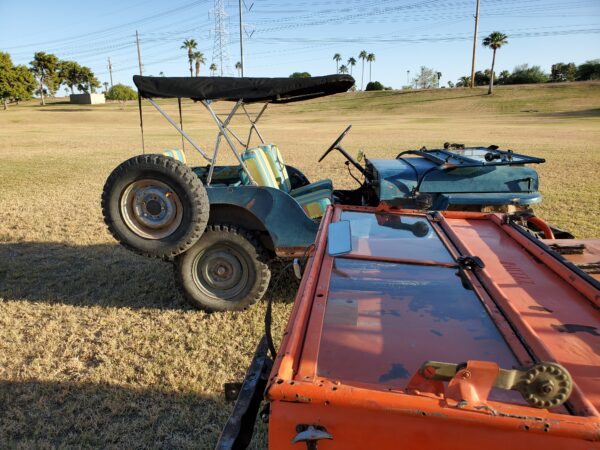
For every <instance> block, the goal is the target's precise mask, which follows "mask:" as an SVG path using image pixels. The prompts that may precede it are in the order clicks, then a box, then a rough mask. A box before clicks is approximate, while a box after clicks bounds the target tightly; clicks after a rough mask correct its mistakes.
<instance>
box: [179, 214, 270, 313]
mask: <svg viewBox="0 0 600 450" xmlns="http://www.w3.org/2000/svg"><path fill="white" fill-rule="evenodd" d="M268 259H269V258H268V254H267V252H266V251H265V250H264V248H263V247H262V245H261V244H260V242H259V241H258V239H256V236H255V235H253V234H252V233H250V232H248V231H246V230H244V229H242V228H239V227H236V226H233V225H222V224H214V225H209V226H208V227H207V229H206V231H205V232H204V234H203V235H202V237H201V238H200V240H199V241H198V242H196V244H194V246H193V247H192V248H190V249H189V250H188V251H186V252H185V253H183V254H181V255H179V256H178V257H177V258H175V277H176V279H177V281H178V285H179V287H180V289H181V291H182V293H183V294H184V296H185V298H186V299H187V300H188V301H189V302H190V303H191V304H192V305H193V306H195V307H196V308H200V309H203V310H205V311H209V312H213V311H240V310H243V309H246V308H247V307H249V306H251V305H253V304H254V303H256V302H257V301H258V300H260V299H261V298H262V297H263V296H264V294H265V292H266V291H267V287H268V286H269V280H270V278H271V272H270V270H269V266H268V264H267V262H268Z"/></svg>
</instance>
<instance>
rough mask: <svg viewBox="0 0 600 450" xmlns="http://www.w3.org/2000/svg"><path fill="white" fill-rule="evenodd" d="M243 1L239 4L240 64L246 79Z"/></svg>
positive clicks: (240, 0)
mask: <svg viewBox="0 0 600 450" xmlns="http://www.w3.org/2000/svg"><path fill="white" fill-rule="evenodd" d="M242 1H243V0H239V1H238V4H239V11H240V64H241V65H242V68H241V74H242V78H244V36H243V30H244V23H243V21H242Z"/></svg>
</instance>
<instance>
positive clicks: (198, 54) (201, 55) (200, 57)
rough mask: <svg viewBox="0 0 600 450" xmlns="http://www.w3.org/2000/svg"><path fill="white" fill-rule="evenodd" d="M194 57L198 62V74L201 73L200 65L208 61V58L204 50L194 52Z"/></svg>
mask: <svg viewBox="0 0 600 450" xmlns="http://www.w3.org/2000/svg"><path fill="white" fill-rule="evenodd" d="M192 57H193V58H194V61H195V62H196V76H199V75H200V66H201V65H202V64H204V63H206V58H204V53H202V52H194V53H192Z"/></svg>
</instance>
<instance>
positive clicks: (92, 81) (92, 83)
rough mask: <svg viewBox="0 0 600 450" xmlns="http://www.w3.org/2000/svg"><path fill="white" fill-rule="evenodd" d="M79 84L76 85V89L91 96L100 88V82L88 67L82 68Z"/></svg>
mask: <svg viewBox="0 0 600 450" xmlns="http://www.w3.org/2000/svg"><path fill="white" fill-rule="evenodd" d="M79 73H80V77H79V83H77V89H79V90H80V91H81V92H85V93H86V94H93V93H94V92H96V88H99V87H100V81H98V79H97V78H96V76H95V75H94V72H92V69H90V68H89V67H85V66H82V67H81V70H80V72H79Z"/></svg>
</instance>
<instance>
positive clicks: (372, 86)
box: [365, 81, 386, 91]
mask: <svg viewBox="0 0 600 450" xmlns="http://www.w3.org/2000/svg"><path fill="white" fill-rule="evenodd" d="M385 89H386V87H385V86H384V85H383V84H381V83H380V82H379V81H369V82H368V83H367V87H366V88H365V91H383V90H385Z"/></svg>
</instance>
